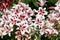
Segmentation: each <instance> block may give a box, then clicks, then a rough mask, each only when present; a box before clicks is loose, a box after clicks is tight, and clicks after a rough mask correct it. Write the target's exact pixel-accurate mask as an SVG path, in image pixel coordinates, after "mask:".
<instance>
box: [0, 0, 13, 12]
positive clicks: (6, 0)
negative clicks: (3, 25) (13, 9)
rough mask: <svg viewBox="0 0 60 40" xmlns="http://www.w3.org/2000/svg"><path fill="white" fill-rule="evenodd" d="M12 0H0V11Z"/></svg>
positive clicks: (7, 6)
mask: <svg viewBox="0 0 60 40" xmlns="http://www.w3.org/2000/svg"><path fill="white" fill-rule="evenodd" d="M12 2H13V0H0V11H3V9H5V8H9V6H10V4H11V3H12Z"/></svg>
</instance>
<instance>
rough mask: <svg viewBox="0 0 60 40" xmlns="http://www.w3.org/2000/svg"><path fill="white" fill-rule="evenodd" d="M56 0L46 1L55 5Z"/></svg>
mask: <svg viewBox="0 0 60 40" xmlns="http://www.w3.org/2000/svg"><path fill="white" fill-rule="evenodd" d="M57 1H58V0H48V2H50V3H52V4H55V3H56V2H57Z"/></svg>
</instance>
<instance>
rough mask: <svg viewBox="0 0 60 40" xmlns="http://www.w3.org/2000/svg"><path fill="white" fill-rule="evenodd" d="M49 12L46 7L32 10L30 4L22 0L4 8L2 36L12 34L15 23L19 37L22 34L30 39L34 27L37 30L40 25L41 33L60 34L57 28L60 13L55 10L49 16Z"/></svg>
mask: <svg viewBox="0 0 60 40" xmlns="http://www.w3.org/2000/svg"><path fill="white" fill-rule="evenodd" d="M47 13H48V12H47V11H46V8H42V7H39V9H38V10H35V9H34V10H32V9H31V8H30V7H29V6H28V5H26V4H24V3H21V2H20V3H19V4H17V5H14V6H13V7H12V9H10V10H8V9H6V10H4V13H3V15H2V18H0V36H2V37H3V36H4V35H7V34H8V35H9V36H11V32H12V31H13V29H14V27H15V26H14V25H16V26H17V27H16V30H17V31H16V32H15V34H16V36H15V38H18V39H19V38H20V37H21V36H26V37H27V38H28V39H29V38H30V33H31V31H32V30H33V28H34V30H35V31H36V30H37V29H38V27H39V33H40V35H43V34H47V35H48V36H49V35H51V36H54V35H56V34H58V30H56V29H55V28H56V27H57V25H58V24H59V22H60V14H59V12H57V11H53V10H51V11H50V14H49V15H48V16H47ZM46 16H47V17H48V18H47V19H46Z"/></svg>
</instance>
